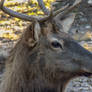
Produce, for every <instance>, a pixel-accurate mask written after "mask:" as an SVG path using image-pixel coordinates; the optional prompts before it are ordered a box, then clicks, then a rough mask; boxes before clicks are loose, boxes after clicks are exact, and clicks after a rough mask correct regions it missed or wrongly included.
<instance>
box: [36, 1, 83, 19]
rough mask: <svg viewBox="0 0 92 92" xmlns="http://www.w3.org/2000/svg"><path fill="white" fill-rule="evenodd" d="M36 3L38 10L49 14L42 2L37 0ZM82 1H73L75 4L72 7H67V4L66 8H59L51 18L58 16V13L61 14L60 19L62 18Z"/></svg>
mask: <svg viewBox="0 0 92 92" xmlns="http://www.w3.org/2000/svg"><path fill="white" fill-rule="evenodd" d="M37 1H38V4H39V6H40V8H41V9H42V10H43V12H44V13H45V14H50V11H49V10H48V9H47V8H46V7H45V5H44V3H43V0H37ZM81 1H82V0H75V3H74V4H73V5H72V6H69V4H67V5H66V6H64V7H63V8H60V9H59V10H57V11H55V12H53V17H54V16H56V15H58V14H59V13H62V12H63V13H62V15H61V17H63V16H64V15H65V14H67V13H69V12H70V11H72V10H73V8H75V7H77V6H78V5H79V4H80V2H81Z"/></svg>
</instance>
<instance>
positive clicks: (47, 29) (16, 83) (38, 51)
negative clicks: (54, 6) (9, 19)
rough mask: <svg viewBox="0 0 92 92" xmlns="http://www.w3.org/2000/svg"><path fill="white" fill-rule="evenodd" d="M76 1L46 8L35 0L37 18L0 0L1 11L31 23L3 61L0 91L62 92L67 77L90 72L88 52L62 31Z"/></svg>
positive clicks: (71, 15)
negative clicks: (38, 7) (5, 4)
mask: <svg viewBox="0 0 92 92" xmlns="http://www.w3.org/2000/svg"><path fill="white" fill-rule="evenodd" d="M80 2H81V0H75V2H74V4H73V5H71V6H70V5H66V6H64V7H63V8H61V9H59V10H57V11H50V10H48V9H47V8H46V7H45V5H44V3H43V1H42V0H38V3H39V6H40V7H41V9H42V10H43V12H44V13H45V16H44V17H40V16H38V17H37V16H28V15H25V14H22V13H18V12H15V11H13V10H11V9H8V8H7V7H5V6H4V0H1V2H0V9H1V10H2V11H4V12H5V13H7V14H9V15H11V16H13V17H17V18H20V19H23V20H26V21H30V22H31V24H30V25H29V26H28V27H27V28H26V29H25V31H24V33H23V35H22V36H21V38H20V39H19V41H18V42H17V44H16V45H15V47H14V48H13V49H12V51H11V53H10V56H9V58H8V60H7V61H6V66H5V72H4V74H3V77H2V81H1V85H0V92H64V88H65V86H66V84H67V83H68V82H69V80H70V79H72V78H74V77H77V76H87V77H89V76H90V75H91V74H92V53H90V52H89V51H87V50H86V49H84V48H83V47H82V46H80V45H79V44H78V43H77V42H76V41H75V40H73V39H72V37H71V36H70V35H69V34H67V33H66V30H69V28H70V25H71V24H72V22H73V20H74V17H75V14H69V12H70V11H71V10H73V8H75V7H76V6H78V5H79V3H80ZM68 20H71V22H67V21H68Z"/></svg>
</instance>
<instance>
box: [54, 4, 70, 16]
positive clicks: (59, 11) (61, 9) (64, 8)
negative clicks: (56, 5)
mask: <svg viewBox="0 0 92 92" xmlns="http://www.w3.org/2000/svg"><path fill="white" fill-rule="evenodd" d="M68 7H69V4H67V5H66V6H64V7H63V8H60V9H59V10H57V11H55V12H54V14H53V15H54V16H56V15H57V14H59V13H61V12H63V11H64V10H66V9H67V8H68Z"/></svg>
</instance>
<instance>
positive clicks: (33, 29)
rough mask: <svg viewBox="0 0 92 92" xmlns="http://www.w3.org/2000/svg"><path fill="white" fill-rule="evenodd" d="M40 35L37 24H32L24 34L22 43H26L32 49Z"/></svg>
mask: <svg viewBox="0 0 92 92" xmlns="http://www.w3.org/2000/svg"><path fill="white" fill-rule="evenodd" d="M40 34H41V28H40V24H39V22H37V21H36V22H35V23H32V24H31V25H30V26H29V27H28V28H27V31H25V33H24V37H23V38H24V43H26V44H27V45H28V46H30V47H34V45H35V44H36V43H37V42H38V41H39V37H40Z"/></svg>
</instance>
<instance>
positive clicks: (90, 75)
mask: <svg viewBox="0 0 92 92" xmlns="http://www.w3.org/2000/svg"><path fill="white" fill-rule="evenodd" d="M79 76H85V77H92V73H89V72H85V73H81V74H79Z"/></svg>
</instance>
